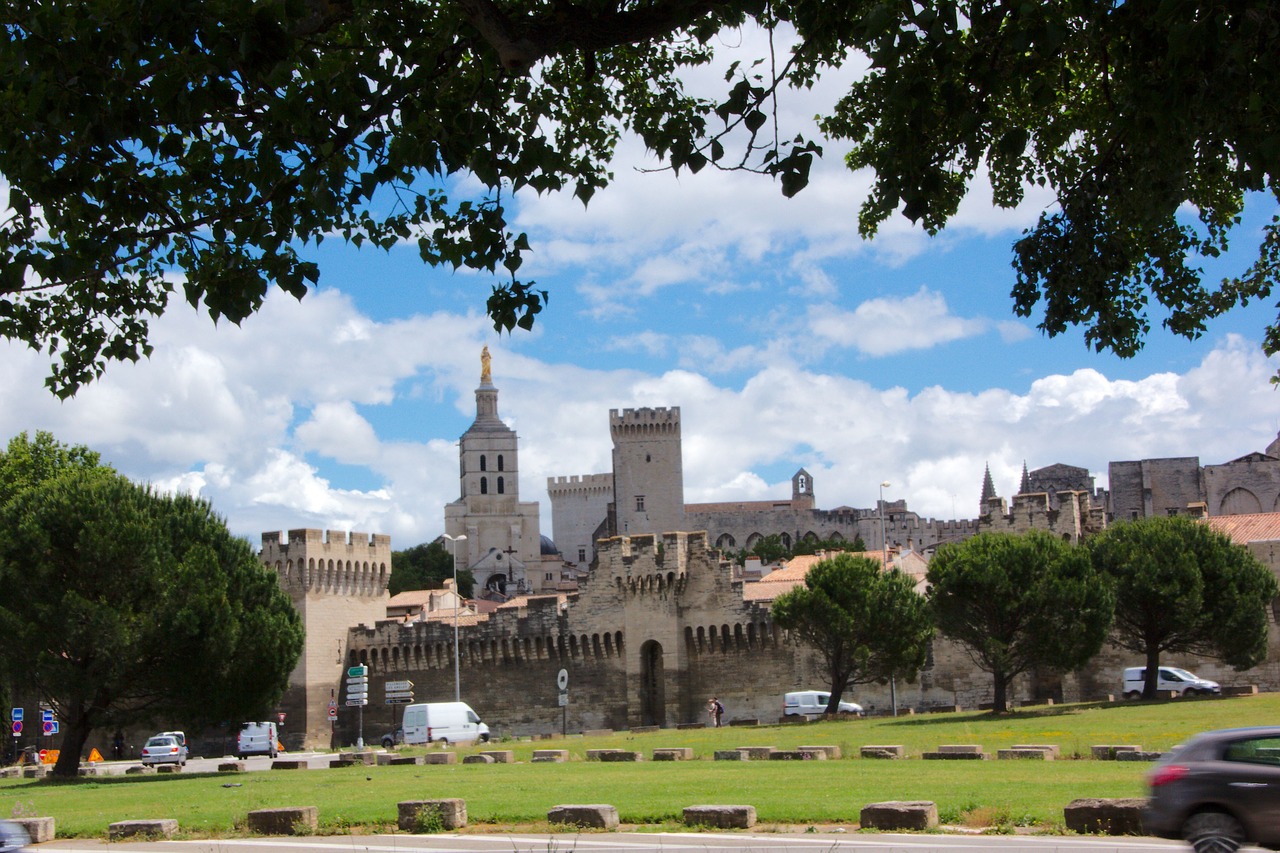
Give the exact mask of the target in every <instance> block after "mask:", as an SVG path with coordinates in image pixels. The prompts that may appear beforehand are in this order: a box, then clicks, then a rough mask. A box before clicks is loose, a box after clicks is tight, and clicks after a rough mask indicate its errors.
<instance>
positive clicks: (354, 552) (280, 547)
mask: <svg viewBox="0 0 1280 853" xmlns="http://www.w3.org/2000/svg"><path fill="white" fill-rule="evenodd" d="M258 558H259V559H260V560H262V562H263V564H264V565H265V566H267V568H269V569H272V570H273V571H275V573H276V576H277V578H278V579H279V581H280V586H281V587H282V588H283V589H285V590H286V591H290V592H294V593H299V592H303V593H305V592H328V593H338V594H346V595H380V594H382V593H384V592H385V591H386V588H387V581H388V580H390V577H391V537H390V536H388V535H386V534H384V533H374V534H368V533H363V532H359V531H350V532H348V531H344V530H319V529H316V528H310V527H306V528H298V529H296V530H290V531H289V535H288V538H287V539H286V538H284V536H283V534H282V533H281V532H280V531H270V532H266V533H263V534H262V550H261V551H260V552H259V553H258Z"/></svg>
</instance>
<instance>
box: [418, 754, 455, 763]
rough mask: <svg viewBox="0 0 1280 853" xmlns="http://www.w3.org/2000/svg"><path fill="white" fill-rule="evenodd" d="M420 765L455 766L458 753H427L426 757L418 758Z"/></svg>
mask: <svg viewBox="0 0 1280 853" xmlns="http://www.w3.org/2000/svg"><path fill="white" fill-rule="evenodd" d="M420 757H421V758H422V761H421V763H422V764H457V763H458V753H456V752H428V753H427V754H426V755H423V756H420Z"/></svg>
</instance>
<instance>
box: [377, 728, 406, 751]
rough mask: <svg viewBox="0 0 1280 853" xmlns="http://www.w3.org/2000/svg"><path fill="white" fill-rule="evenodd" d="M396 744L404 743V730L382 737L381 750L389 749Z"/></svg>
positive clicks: (388, 733)
mask: <svg viewBox="0 0 1280 853" xmlns="http://www.w3.org/2000/svg"><path fill="white" fill-rule="evenodd" d="M398 743H404V729H403V728H399V729H396V730H395V731H393V732H387V733H386V734H385V735H383V736H382V748H383V749H391V747H393V746H395V745H396V744H398Z"/></svg>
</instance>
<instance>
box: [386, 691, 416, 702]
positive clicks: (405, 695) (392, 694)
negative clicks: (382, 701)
mask: <svg viewBox="0 0 1280 853" xmlns="http://www.w3.org/2000/svg"><path fill="white" fill-rule="evenodd" d="M392 699H404V700H405V701H407V702H412V701H413V691H412V690H388V691H387V701H388V702H390V701H391V700H392Z"/></svg>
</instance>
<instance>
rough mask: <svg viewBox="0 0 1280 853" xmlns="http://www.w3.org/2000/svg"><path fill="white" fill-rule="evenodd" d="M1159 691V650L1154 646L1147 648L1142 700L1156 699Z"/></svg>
mask: <svg viewBox="0 0 1280 853" xmlns="http://www.w3.org/2000/svg"><path fill="white" fill-rule="evenodd" d="M1159 689H1160V650H1159V649H1158V648H1156V647H1155V646H1152V645H1149V646H1147V673H1146V677H1145V679H1144V680H1143V682H1142V698H1143V699H1154V698H1156V691H1157V690H1159Z"/></svg>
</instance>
